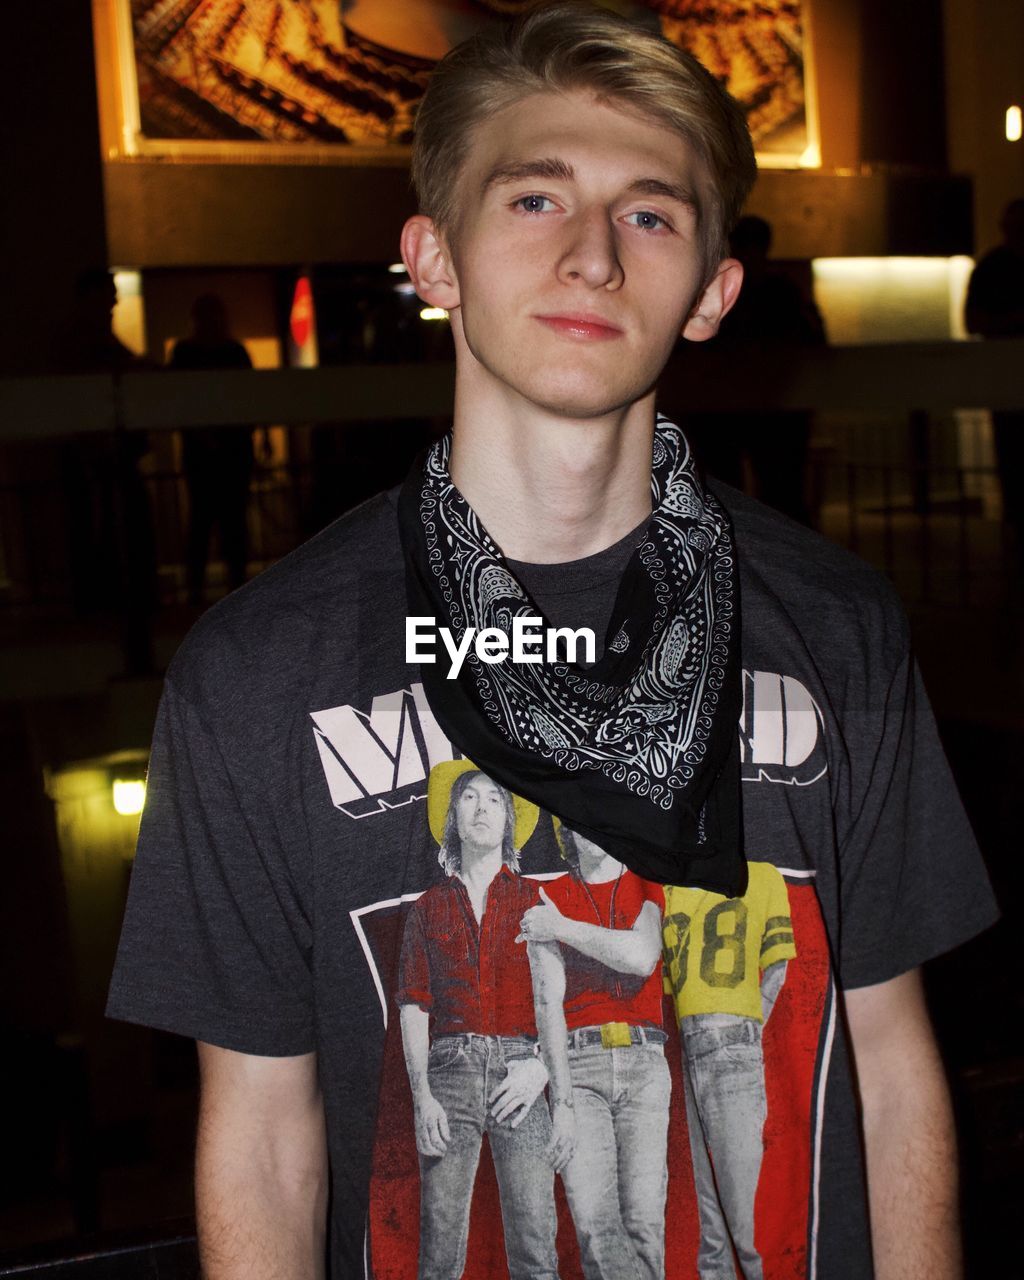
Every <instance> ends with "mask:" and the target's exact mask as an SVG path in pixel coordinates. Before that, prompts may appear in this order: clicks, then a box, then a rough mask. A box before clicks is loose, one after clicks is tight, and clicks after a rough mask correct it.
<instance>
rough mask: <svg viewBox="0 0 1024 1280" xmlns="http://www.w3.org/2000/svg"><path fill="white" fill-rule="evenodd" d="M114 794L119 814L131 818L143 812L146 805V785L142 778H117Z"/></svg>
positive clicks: (113, 788) (113, 789)
mask: <svg viewBox="0 0 1024 1280" xmlns="http://www.w3.org/2000/svg"><path fill="white" fill-rule="evenodd" d="M112 793H113V801H114V809H115V810H116V812H117V813H120V814H121V815H123V816H124V817H125V818H130V817H133V816H134V815H135V814H137V813H141V812H142V809H143V806H144V805H145V803H146V784H145V782H143V781H142V780H141V779H140V778H115V779H114V784H113V787H112Z"/></svg>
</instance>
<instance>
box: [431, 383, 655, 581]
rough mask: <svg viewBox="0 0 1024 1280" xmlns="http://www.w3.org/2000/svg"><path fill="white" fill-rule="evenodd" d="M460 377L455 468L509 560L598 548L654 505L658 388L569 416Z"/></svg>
mask: <svg viewBox="0 0 1024 1280" xmlns="http://www.w3.org/2000/svg"><path fill="white" fill-rule="evenodd" d="M495 399H496V398H495V397H494V396H493V394H492V395H477V394H474V388H473V387H472V386H469V387H467V386H466V385H465V380H463V381H461V382H460V383H459V384H457V387H456V396H455V427H454V432H453V440H452V453H451V476H452V479H453V481H454V482H455V484H456V486H457V487H458V489H459V491H460V492H461V493H462V495H463V497H464V498H465V499H466V501H467V502H468V503H469V505H470V506H471V507H472V508H473V510H474V511H475V512H476V514H477V515H478V516H479V517H480V519H481V520H482V522H483V524H484V527H485V528H486V529H487V532H488V533H489V534H490V535H491V537H492V538H493V539H494V541H495V542H496V543H497V544H498V546H499V547H501V549H502V551H503V552H504V554H505V555H506V556H507V557H508V558H509V559H511V560H523V561H527V562H530V563H533V564H559V563H562V562H565V561H568V560H580V559H582V558H583V557H584V556H589V555H595V554H596V553H597V552H598V551H603V550H604V549H605V548H606V547H610V546H612V545H613V544H614V543H616V542H618V541H619V540H620V539H621V538H624V537H625V536H626V534H627V533H629V532H630V530H631V529H635V528H636V527H637V525H639V524H641V523H642V521H643V520H645V519H646V517H647V516H649V515H650V513H651V450H652V442H653V439H654V393H653V392H652V393H650V394H649V395H648V396H645V397H644V398H643V399H642V400H639V401H636V402H635V403H633V404H631V405H628V406H626V407H625V408H622V409H616V410H615V411H614V412H611V413H608V414H606V415H603V416H602V417H599V418H587V419H571V418H565V417H561V416H558V415H556V414H553V413H547V412H545V411H543V410H541V409H538V408H537V407H536V406H533V405H527V404H525V403H524V402H523V401H521V400H519V401H518V402H516V401H515V400H514V399H513V398H511V397H510V398H508V399H504V400H503V399H501V398H498V400H497V403H495Z"/></svg>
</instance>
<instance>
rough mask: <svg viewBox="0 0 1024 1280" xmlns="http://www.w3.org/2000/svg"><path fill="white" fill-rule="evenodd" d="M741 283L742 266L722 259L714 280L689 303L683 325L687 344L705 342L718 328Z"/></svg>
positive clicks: (730, 307) (732, 260)
mask: <svg viewBox="0 0 1024 1280" xmlns="http://www.w3.org/2000/svg"><path fill="white" fill-rule="evenodd" d="M742 284H743V264H742V263H741V262H739V261H737V259H736V258H724V259H723V260H722V261H721V262H720V263H719V264H718V270H717V271H716V272H715V274H714V277H713V278H712V280H711V281H710V283H709V284H707V285H706V286H705V288H704V292H703V293H702V294H701V295H700V297H699V298H698V299H697V301H696V302H695V303H694V304H693V310H692V311H691V312H690V316H689V319H688V320H687V321H686V324H685V325H684V326H683V337H684V338H688V339H689V341H690V342H706V341H707V340H708V338H713V337H714V336H715V334H716V333H717V332H718V326H719V325H720V324H721V323H722V321H723V320H724V319H725V317H726V316H727V315H728V314H729V312H730V311H731V309H732V306H733V303H734V302H735V301H736V299H737V298H738V297H739V295H740V286H741V285H742Z"/></svg>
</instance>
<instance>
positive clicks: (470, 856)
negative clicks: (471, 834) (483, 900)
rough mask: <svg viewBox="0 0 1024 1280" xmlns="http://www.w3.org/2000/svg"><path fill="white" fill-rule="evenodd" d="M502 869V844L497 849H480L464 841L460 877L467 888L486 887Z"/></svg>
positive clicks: (477, 888)
mask: <svg viewBox="0 0 1024 1280" xmlns="http://www.w3.org/2000/svg"><path fill="white" fill-rule="evenodd" d="M500 870H501V846H500V845H499V846H498V847H497V848H496V849H478V848H477V847H476V846H475V845H471V844H468V843H467V842H466V841H463V843H462V867H461V869H460V870H459V879H460V880H461V881H462V883H463V884H464V885H465V886H466V888H467V889H471V890H472V889H476V890H480V889H486V888H487V886H488V885H489V884H490V883H491V881H492V880H493V879H494V877H495V876H496V875H497V874H498V872H499V871H500Z"/></svg>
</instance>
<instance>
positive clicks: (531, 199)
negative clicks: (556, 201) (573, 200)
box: [515, 195, 552, 213]
mask: <svg viewBox="0 0 1024 1280" xmlns="http://www.w3.org/2000/svg"><path fill="white" fill-rule="evenodd" d="M515 203H516V207H517V208H519V209H522V210H523V212H524V213H545V212H546V211H547V210H546V208H545V206H548V205H551V203H552V202H551V201H550V200H549V199H548V198H547V196H535V195H531V196H520V197H519V199H518V200H517V201H516V202H515Z"/></svg>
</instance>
